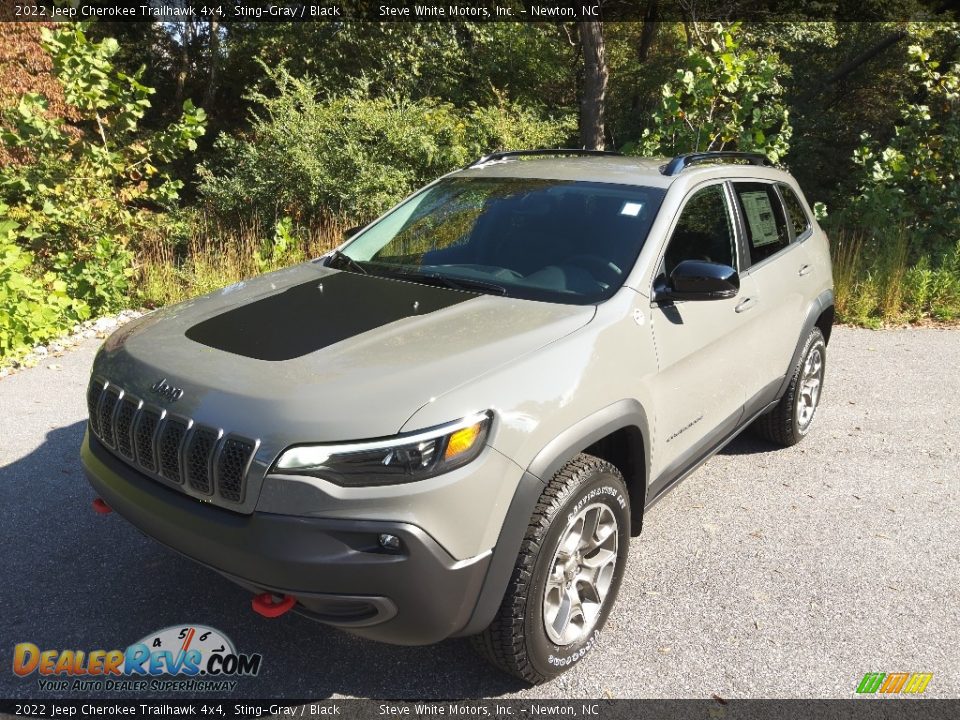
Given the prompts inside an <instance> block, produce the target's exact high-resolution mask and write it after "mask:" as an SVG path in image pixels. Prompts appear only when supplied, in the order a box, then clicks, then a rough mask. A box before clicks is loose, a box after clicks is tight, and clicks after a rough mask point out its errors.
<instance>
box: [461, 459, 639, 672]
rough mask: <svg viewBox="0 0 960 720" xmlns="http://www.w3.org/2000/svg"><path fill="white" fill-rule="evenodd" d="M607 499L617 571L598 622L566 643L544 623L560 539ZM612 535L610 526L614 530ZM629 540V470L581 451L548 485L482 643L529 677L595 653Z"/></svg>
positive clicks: (501, 662) (490, 654) (479, 638)
mask: <svg viewBox="0 0 960 720" xmlns="http://www.w3.org/2000/svg"><path fill="white" fill-rule="evenodd" d="M594 503H601V504H603V505H606V506H607V507H609V508H610V510H611V511H612V512H613V515H614V518H615V520H616V523H617V528H616V535H617V551H616V561H615V564H614V568H613V578H612V580H611V581H610V585H609V589H608V590H607V592H606V595H605V597H604V598H603V602H602V604H601V606H600V611H599V614H598V615H597V619H596V621H595V622H594V624H593V625H592V627H591V628H590V629H589V630H588V631H586V632H585V635H584V637H582V638H580V639H579V640H578V641H576V642H573V643H570V644H567V645H564V646H560V645H557V644H555V643H554V642H552V641H551V639H550V637H549V636H548V634H547V630H546V628H545V627H544V619H543V615H544V611H543V604H544V592H545V585H546V582H547V580H548V577H547V576H548V575H549V574H550V572H551V569H552V565H553V562H554V560H555V557H554V556H555V554H556V552H557V548H558V545H559V542H560V540H561V539H562V538H563V537H564V536H565V533H566V531H567V528H568V523H569V522H570V520H571V519H572V518H574V517H575V516H576V515H577V512H579V509H578V508H584V507H589V506H590V505H591V504H594ZM611 534H612V533H611ZM629 542H630V501H629V495H628V493H627V488H626V484H625V483H624V480H623V475H621V473H620V471H619V470H617V468H615V467H614V466H613V465H611V464H610V463H608V462H606V461H604V460H601V459H599V458H596V457H593V456H592V455H586V454H581V455H578V456H577V457H575V458H574V459H573V460H571V461H570V462H568V463H567V464H566V465H564V466H563V468H561V469H560V470H559V471H558V472H557V474H556V475H554V477H553V479H551V480H550V482H549V483H548V484H547V486H546V487H545V488H544V490H543V493H542V494H541V495H540V499H539V500H538V501H537V505H536V507H535V508H534V511H533V515H532V517H531V518H530V524H529V526H528V527H527V532H526V535H525V536H524V539H523V542H522V544H521V546H520V553H519V555H518V557H517V562H516V565H515V566H514V570H513V575H512V576H511V578H510V584H509V585H508V587H507V591H506V593H505V594H504V597H503V602H502V603H501V605H500V609H499V611H498V612H497V615H496V617H495V618H494V620H493V622H492V623H491V624H490V626H489V627H488V628H487V629H486V630H484V631H483V632H482V633H481V634H479V635H475V636H474V637H473V638H472V642H473V645H474V647H475V648H476V650H477V651H478V652H479V653H480V654H481V655H482V656H483V657H485V658H486V659H487V660H488V661H489V662H491V663H492V664H493V665H495V666H496V667H498V668H500V669H502V670H504V671H506V672H508V673H510V674H512V675H515V676H516V677H518V678H520V679H522V680H525V681H526V682H529V683H531V684H538V683H542V682H545V681H547V680H550V679H551V678H554V677H556V676H557V675H560V674H561V673H562V672H564V671H565V670H567V669H569V668H570V667H572V666H573V665H575V664H577V663H578V662H580V661H581V660H582V659H583V658H584V657H586V656H588V655H589V654H590V651H591V650H593V649H594V648H595V647H596V646H597V644H598V642H599V637H600V631H601V629H602V628H603V625H604V623H605V622H606V619H607V616H608V615H609V613H610V608H611V607H612V606H613V604H614V603H615V602H616V598H617V592H618V591H619V589H620V583H621V582H622V580H623V572H624V567H625V565H626V558H627V550H628V546H629Z"/></svg>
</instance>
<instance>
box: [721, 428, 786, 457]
mask: <svg viewBox="0 0 960 720" xmlns="http://www.w3.org/2000/svg"><path fill="white" fill-rule="evenodd" d="M782 449H783V448H781V447H778V446H776V445H774V444H773V443H772V442H770V441H769V440H764V439H763V438H759V437H757V436H756V435H754V434H753V432H752V431H751V430H750V428H747V429H746V430H744V431H743V432H742V433H740V434H739V435H737V436H736V437H735V438H734V439H733V440H731V441H730V443H729V444H728V445H727V446H726V447H724V448H723V449H722V450H721V451H720V453H719V454H720V455H763V454H764V453H771V452H777V451H778V450H782Z"/></svg>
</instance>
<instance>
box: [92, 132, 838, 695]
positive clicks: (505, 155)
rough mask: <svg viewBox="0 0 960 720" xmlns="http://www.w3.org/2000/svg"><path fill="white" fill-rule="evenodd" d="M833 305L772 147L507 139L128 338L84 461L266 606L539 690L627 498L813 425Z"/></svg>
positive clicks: (620, 531) (103, 369) (97, 389)
mask: <svg viewBox="0 0 960 720" xmlns="http://www.w3.org/2000/svg"><path fill="white" fill-rule="evenodd" d="M348 235H349V233H348ZM832 321H833V291H832V279H831V269H830V258H829V254H828V249H827V242H826V238H825V236H824V234H823V232H822V231H821V230H820V228H819V227H818V225H817V222H816V220H815V219H814V217H813V215H812V213H811V212H810V208H809V207H808V205H807V203H806V202H805V200H804V199H803V195H802V193H801V192H800V190H799V188H798V187H797V184H796V182H795V181H794V180H793V179H792V178H791V177H790V175H788V174H787V173H786V172H783V171H781V170H778V169H776V168H773V167H770V166H769V165H768V163H767V162H766V160H765V159H764V158H763V157H762V156H759V155H753V154H747V153H727V152H721V153H700V154H694V155H683V156H679V157H676V158H673V159H672V160H663V159H660V160H656V159H640V158H632V157H622V156H619V155H617V154H614V153H601V152H590V151H579V150H569V151H567V150H528V151H517V152H498V153H494V154H492V155H488V156H486V157H483V158H481V159H479V160H478V161H476V162H475V163H473V164H471V165H470V166H468V167H466V168H464V169H462V170H459V171H456V172H452V173H450V174H448V175H446V176H444V177H442V178H440V179H439V180H437V181H435V182H434V183H432V184H430V185H428V186H427V187H425V188H424V189H422V190H420V191H419V192H417V193H416V194H414V195H413V196H411V197H410V198H408V199H407V200H405V201H404V202H402V203H400V204H399V205H398V206H397V207H395V208H394V209H392V210H390V211H389V212H387V213H386V214H385V215H383V216H382V217H381V218H380V219H378V220H376V221H375V222H373V223H371V224H369V225H367V226H366V227H365V228H363V229H362V230H361V231H359V232H357V233H355V234H353V236H352V237H351V238H350V239H349V241H348V242H346V243H345V244H344V245H343V246H341V247H340V248H339V249H337V250H334V251H332V252H331V253H328V254H327V255H325V256H323V257H321V258H319V259H317V260H314V261H311V262H307V263H304V264H301V265H297V266H295V267H290V268H287V269H284V270H280V271H278V272H274V273H270V274H268V275H264V276H262V277H259V278H257V279H255V280H250V281H247V282H240V283H237V284H235V285H232V286H230V287H227V288H224V289H223V290H220V291H219V292H215V293H212V294H210V295H207V296H205V297H201V298H197V299H195V300H191V301H188V302H185V303H183V304H181V305H177V306H174V307H169V308H165V309H162V310H158V311H156V312H153V313H151V314H149V315H146V316H144V317H143V318H141V319H139V320H138V321H136V322H134V323H131V324H129V325H127V326H125V327H123V328H122V329H120V330H118V331H117V332H116V333H114V334H113V335H112V336H111V337H110V338H109V339H108V340H107V341H106V343H105V344H104V346H103V348H102V349H101V351H100V352H99V354H98V355H97V358H96V360H95V362H94V366H93V374H92V379H91V382H90V386H89V392H88V402H89V411H90V419H89V429H88V432H87V434H86V437H85V438H84V441H83V448H82V457H83V463H84V466H85V468H86V472H87V475H88V477H89V480H90V483H91V484H92V485H93V487H94V489H95V490H96V492H97V494H98V495H99V496H100V497H99V498H97V500H95V501H94V502H95V505H96V506H97V507H98V509H100V510H101V511H103V512H106V511H108V510H109V509H110V508H112V509H115V510H116V511H117V512H118V513H120V514H121V515H122V516H124V517H125V518H126V519H128V520H129V521H130V522H131V523H133V524H134V525H135V526H137V527H138V528H140V529H141V530H142V531H144V532H145V533H146V534H148V535H150V536H152V537H154V538H156V539H157V540H159V541H160V542H162V543H164V544H166V545H168V546H170V547H172V548H174V549H176V550H178V551H179V552H181V553H182V554H184V555H187V556H188V557H190V558H193V559H194V560H196V561H197V562H200V563H202V564H204V565H207V566H209V567H211V568H213V569H215V570H217V571H219V572H220V573H222V574H223V575H225V576H226V577H228V578H230V579H231V580H233V581H235V582H237V583H239V584H240V585H242V586H244V587H246V588H248V589H250V590H251V591H252V592H253V593H254V594H255V595H254V599H253V606H254V609H255V610H257V611H258V612H260V613H261V614H263V615H267V616H276V615H280V614H282V613H283V612H285V611H287V610H289V609H293V610H295V611H297V612H299V613H302V614H304V615H307V616H309V617H312V618H314V619H316V620H320V621H322V622H325V623H329V624H331V625H335V626H338V627H341V628H344V629H346V630H349V631H351V632H353V633H356V634H358V635H362V636H364V637H368V638H373V639H376V640H381V641H385V642H391V643H400V644H426V643H434V642H437V641H440V640H443V639H444V638H448V637H453V636H466V635H472V636H475V644H476V647H477V648H478V649H479V650H480V652H481V653H482V654H484V655H485V656H486V657H487V658H488V659H489V660H491V661H492V662H493V663H494V664H495V665H497V666H499V667H501V668H503V669H504V670H506V671H508V672H510V673H513V674H515V675H517V676H519V677H521V678H523V679H525V680H527V681H529V682H533V683H536V682H542V681H544V680H547V679H549V678H551V677H554V676H556V675H558V674H559V673H561V672H563V671H564V669H566V668H568V667H570V666H571V665H573V664H575V663H577V662H579V661H580V660H581V659H582V658H584V657H585V656H586V655H587V654H588V653H589V652H590V651H591V650H592V649H593V648H594V647H595V646H596V641H597V636H598V633H599V632H600V629H601V628H602V626H603V624H604V621H605V620H606V618H607V616H608V614H609V613H610V609H611V606H612V605H613V603H614V600H615V598H616V596H617V591H618V589H619V587H620V583H621V579H622V577H623V572H624V566H625V564H626V562H627V550H628V545H629V541H630V537H631V536H632V535H635V534H637V533H639V531H640V528H641V519H642V517H643V513H644V510H645V509H646V508H648V507H650V506H651V504H652V503H654V502H656V501H657V500H658V499H659V498H660V497H662V496H663V495H664V493H666V492H667V491H668V490H669V489H671V488H672V487H673V486H675V485H676V484H677V483H678V482H679V481H680V480H682V479H683V478H684V477H685V476H687V475H688V474H689V473H690V472H692V471H693V470H694V468H696V467H697V466H698V465H699V464H700V463H702V462H703V461H704V460H705V459H706V458H708V457H709V456H710V455H711V454H712V453H714V452H716V451H717V450H718V449H719V448H721V447H722V446H723V445H724V444H725V443H727V442H728V441H729V440H730V439H731V438H732V437H734V436H735V435H736V434H737V433H738V432H739V431H740V430H742V429H743V428H745V427H747V426H748V425H750V424H753V425H754V426H755V427H756V429H757V430H758V431H759V432H760V433H761V434H763V435H765V436H766V437H767V438H768V439H769V440H771V441H773V442H774V443H778V444H780V445H792V444H794V443H796V442H799V441H800V440H802V439H803V437H804V435H806V434H807V432H808V431H809V429H810V427H811V424H812V423H813V420H814V417H815V414H816V410H817V403H818V400H819V398H820V389H821V385H822V382H823V375H824V367H825V359H826V344H827V341H828V340H829V338H830V329H831V326H832Z"/></svg>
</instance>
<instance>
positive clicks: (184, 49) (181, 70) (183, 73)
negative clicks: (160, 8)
mask: <svg viewBox="0 0 960 720" xmlns="http://www.w3.org/2000/svg"><path fill="white" fill-rule="evenodd" d="M192 30H193V23H192V22H191V21H189V20H187V21H186V22H182V23H180V58H179V63H178V65H179V67H177V86H176V87H177V90H176V94H175V95H174V104H175V105H176V106H177V107H179V106H180V104H181V103H182V102H183V97H184V95H185V94H186V87H187V76H188V75H189V74H190V41H191V35H192V34H193V33H192V32H191V31H192Z"/></svg>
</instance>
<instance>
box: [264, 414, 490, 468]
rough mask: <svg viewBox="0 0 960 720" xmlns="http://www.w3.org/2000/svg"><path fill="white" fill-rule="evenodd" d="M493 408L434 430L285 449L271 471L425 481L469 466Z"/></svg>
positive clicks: (477, 450) (486, 431)
mask: <svg viewBox="0 0 960 720" xmlns="http://www.w3.org/2000/svg"><path fill="white" fill-rule="evenodd" d="M491 417H492V415H491V413H490V412H483V413H477V414H476V415H470V416H469V417H465V418H463V419H462V420H457V421H456V422H452V423H447V424H445V425H439V426H437V427H434V428H430V429H428V430H419V431H417V432H414V433H407V434H405V435H397V436H396V437H392V438H387V439H384V440H369V441H362V442H355V443H342V444H337V445H299V446H295V447H291V448H287V449H286V450H284V452H283V454H282V455H280V459H279V460H277V462H276V463H275V464H274V466H273V469H272V471H271V472H274V473H278V474H282V475H310V476H312V477H318V478H323V479H324V480H329V481H330V482H332V483H336V484H337V485H351V486H359V485H390V484H393V483H406V482H413V481H414V480H423V479H424V478H429V477H433V476H434V475H439V474H441V473H445V472H449V471H450V470H453V469H454V468H458V467H460V466H462V465H466V464H467V463H468V462H470V461H471V460H473V459H474V458H475V457H477V455H479V454H480V451H481V450H483V446H484V443H485V442H486V439H487V433H488V432H489V430H490V420H491Z"/></svg>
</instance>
